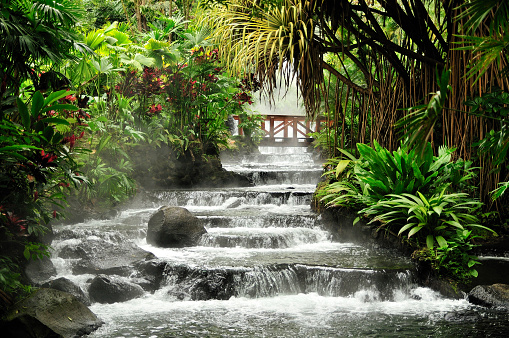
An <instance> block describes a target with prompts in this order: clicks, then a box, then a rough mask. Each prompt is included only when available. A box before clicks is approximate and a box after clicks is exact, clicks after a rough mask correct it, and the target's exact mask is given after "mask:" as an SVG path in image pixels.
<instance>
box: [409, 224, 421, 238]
mask: <svg viewBox="0 0 509 338" xmlns="http://www.w3.org/2000/svg"><path fill="white" fill-rule="evenodd" d="M422 228H423V226H417V227H415V228H413V229H412V230H410V232H409V233H408V238H410V237H412V236H413V235H415V234H416V233H417V232H418V231H419V230H421V229H422Z"/></svg>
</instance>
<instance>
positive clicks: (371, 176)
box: [316, 142, 491, 279]
mask: <svg viewBox="0 0 509 338" xmlns="http://www.w3.org/2000/svg"><path fill="white" fill-rule="evenodd" d="M357 148H358V151H359V153H360V155H361V156H360V157H359V158H355V157H353V156H352V155H351V154H349V153H348V152H346V151H344V150H341V152H342V153H343V154H344V155H345V156H347V158H348V159H344V158H342V159H331V160H329V161H328V162H327V165H328V166H330V167H331V168H330V170H329V171H328V172H326V175H327V176H328V178H329V184H326V185H325V186H324V187H323V188H322V189H321V190H320V191H319V192H318V193H317V194H316V195H317V197H318V198H320V199H321V201H322V203H326V205H327V206H339V207H346V208H350V209H353V210H358V214H359V217H358V218H357V219H356V221H354V223H356V222H357V221H358V220H359V219H360V218H361V217H366V218H368V219H369V221H370V223H373V222H379V226H378V230H386V231H388V232H391V233H393V234H394V235H396V236H401V235H403V234H406V237H407V241H408V243H409V244H410V245H414V246H416V247H418V248H419V247H423V246H425V247H426V248H427V250H428V251H426V255H424V254H423V255H421V256H420V259H425V258H424V257H427V258H426V259H429V260H432V265H433V266H434V267H435V268H436V266H437V264H438V265H440V267H441V269H444V271H445V270H447V271H449V272H450V273H451V274H453V275H455V274H456V273H458V274H459V275H458V276H459V277H458V278H459V279H465V278H466V277H465V276H473V275H475V273H474V272H473V270H472V269H471V268H472V266H473V265H474V264H476V263H475V262H476V260H475V258H474V257H473V256H471V255H469V254H468V253H467V252H466V251H461V252H456V251H454V250H467V249H468V250H470V249H471V243H470V242H469V241H470V240H471V239H472V238H473V237H472V236H470V231H471V230H472V229H483V230H488V231H491V230H490V229H488V228H486V227H484V226H482V225H480V224H479V220H478V218H477V216H476V210H478V209H479V208H480V206H481V205H482V204H481V203H480V202H479V201H476V200H473V199H472V198H470V197H469V194H468V192H471V191H472V189H473V187H472V186H471V184H470V183H469V181H470V179H471V178H472V177H473V176H474V171H473V168H472V167H471V162H468V161H463V160H461V159H458V160H456V161H452V153H453V151H454V149H447V148H445V147H440V148H439V151H438V156H434V155H433V152H432V150H431V145H430V144H428V145H427V146H426V147H424V148H423V149H424V150H423V151H422V153H420V154H419V153H416V151H415V150H413V149H412V150H410V149H408V148H407V147H406V146H405V145H402V146H401V147H400V148H399V149H398V150H396V151H393V152H390V151H388V150H387V149H385V148H383V147H381V146H380V145H379V144H378V143H376V142H374V147H373V148H371V147H369V146H367V145H364V144H358V145H357ZM458 231H460V232H461V234H463V233H464V231H467V232H468V235H469V236H470V237H469V236H466V237H465V236H463V237H461V236H459V235H458ZM458 236H459V237H458ZM452 248H454V249H452ZM465 257H468V258H469V259H468V261H465V259H466V258H465ZM458 259H459V260H460V261H458ZM471 262H474V263H471ZM464 264H466V265H465V266H463V265H464ZM460 267H461V268H460ZM462 269H463V270H462ZM471 270H472V271H471Z"/></svg>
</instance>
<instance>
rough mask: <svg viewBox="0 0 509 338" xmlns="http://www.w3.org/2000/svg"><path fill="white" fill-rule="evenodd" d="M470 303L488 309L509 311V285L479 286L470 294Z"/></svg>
mask: <svg viewBox="0 0 509 338" xmlns="http://www.w3.org/2000/svg"><path fill="white" fill-rule="evenodd" d="M468 301H469V302H470V303H472V304H476V305H481V306H486V307H504V308H506V309H509V285H507V284H493V285H478V286H476V287H475V288H473V289H472V290H471V291H470V292H469V293H468Z"/></svg>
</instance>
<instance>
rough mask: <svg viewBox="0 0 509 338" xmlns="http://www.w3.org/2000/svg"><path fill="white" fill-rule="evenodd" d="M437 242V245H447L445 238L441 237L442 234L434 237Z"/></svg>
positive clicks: (443, 246) (442, 246) (444, 246)
mask: <svg viewBox="0 0 509 338" xmlns="http://www.w3.org/2000/svg"><path fill="white" fill-rule="evenodd" d="M435 238H436V240H437V242H438V245H439V246H440V247H441V248H446V247H447V246H448V245H447V241H446V240H445V238H443V237H442V236H437V237H435Z"/></svg>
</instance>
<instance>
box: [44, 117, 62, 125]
mask: <svg viewBox="0 0 509 338" xmlns="http://www.w3.org/2000/svg"><path fill="white" fill-rule="evenodd" d="M41 121H42V122H44V123H54V124H64V125H66V126H68V125H69V122H68V121H67V120H65V119H61V118H58V117H48V118H45V119H42V120H41Z"/></svg>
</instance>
